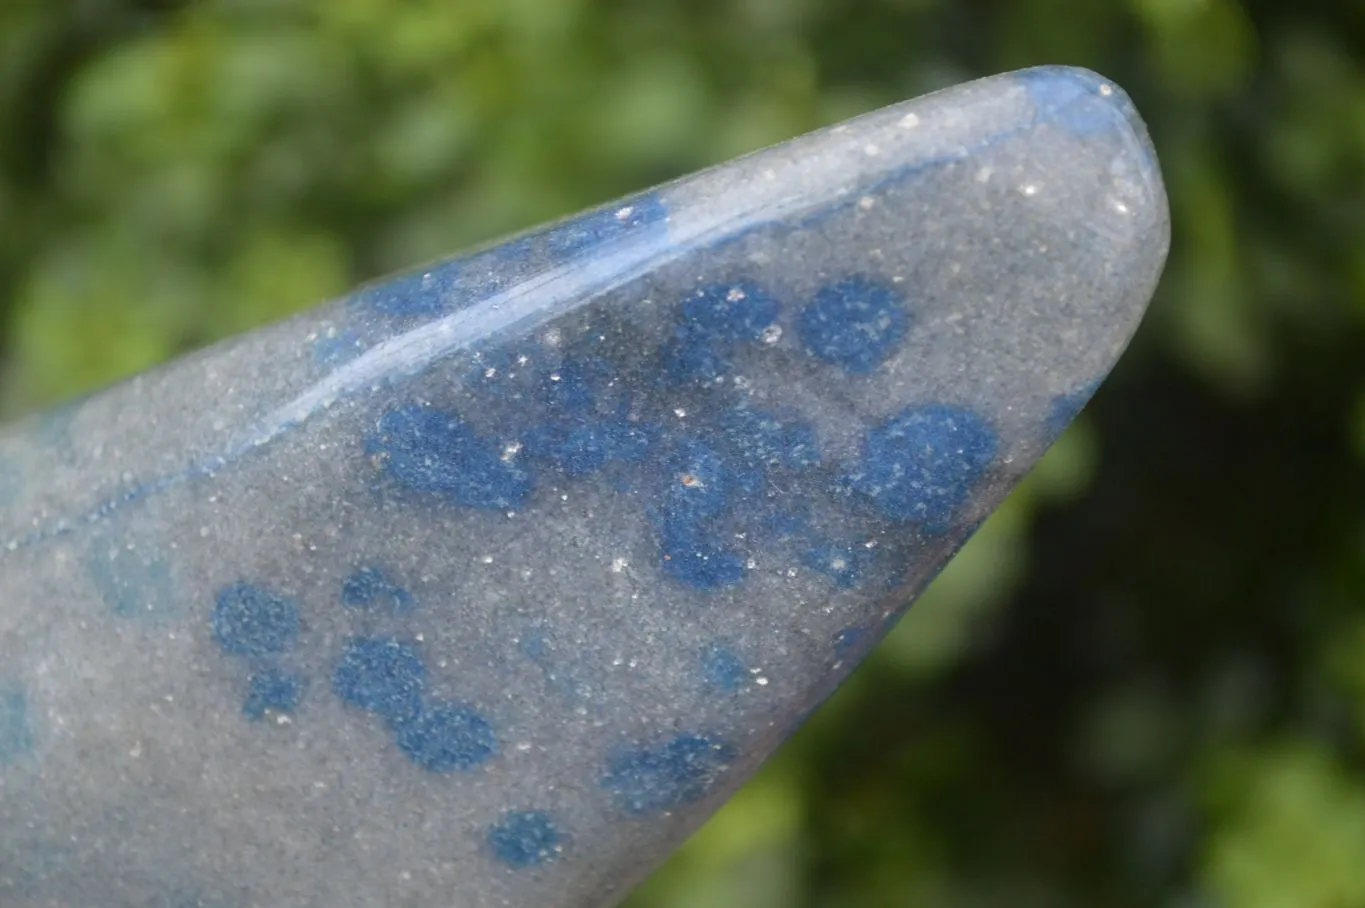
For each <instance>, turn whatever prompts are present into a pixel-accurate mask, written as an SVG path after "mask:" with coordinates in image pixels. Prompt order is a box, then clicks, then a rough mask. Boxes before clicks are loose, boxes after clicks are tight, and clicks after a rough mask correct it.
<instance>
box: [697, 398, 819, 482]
mask: <svg viewBox="0 0 1365 908" xmlns="http://www.w3.org/2000/svg"><path fill="white" fill-rule="evenodd" d="M720 428H721V432H722V433H723V434H724V436H725V438H726V440H727V441H728V442H729V443H730V447H732V448H733V449H734V450H735V451H736V452H737V453H738V454H739V455H740V456H741V457H743V458H744V459H745V460H746V461H748V462H749V463H752V464H759V465H763V466H781V467H787V468H789V469H803V468H805V467H812V466H815V465H816V464H817V463H819V462H820V446H819V443H818V442H817V441H816V438H815V429H814V428H813V427H812V426H811V425H810V424H809V423H805V422H801V421H798V420H791V421H785V422H784V421H783V420H782V419H780V418H779V417H778V416H777V415H776V414H773V413H769V412H767V411H765V410H754V409H751V408H749V407H746V406H739V407H735V408H733V409H731V410H728V411H727V412H726V413H725V414H724V416H722V417H721V426H720Z"/></svg>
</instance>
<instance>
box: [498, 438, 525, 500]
mask: <svg viewBox="0 0 1365 908" xmlns="http://www.w3.org/2000/svg"><path fill="white" fill-rule="evenodd" d="M520 451H521V442H519V441H513V442H509V443H508V444H507V445H506V446H505V447H504V448H503V449H502V457H501V458H500V459H501V460H502V462H503V463H506V462H507V461H509V460H511V459H512V458H513V457H516V456H517V453H518V452H520ZM512 513H513V512H511V511H508V512H507V516H508V517H511V516H512Z"/></svg>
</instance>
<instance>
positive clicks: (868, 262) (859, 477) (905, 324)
mask: <svg viewBox="0 0 1365 908" xmlns="http://www.w3.org/2000/svg"><path fill="white" fill-rule="evenodd" d="M1168 240H1169V237H1168V222H1167V211H1166V200H1165V195H1164V191H1163V189H1162V185H1161V177H1160V173H1159V169H1158V166H1157V162H1156V158H1155V156H1154V155H1153V153H1152V149H1151V147H1150V144H1149V142H1148V139H1147V136H1146V134H1145V131H1144V129H1143V126H1142V124H1141V121H1140V120H1139V118H1138V116H1137V114H1136V113H1135V112H1134V110H1133V108H1132V105H1131V104H1130V103H1129V102H1128V100H1127V99H1126V97H1125V96H1124V95H1123V93H1122V92H1121V91H1120V90H1119V89H1118V88H1117V87H1116V86H1114V85H1113V84H1112V83H1109V82H1107V81H1106V80H1104V79H1103V78H1101V77H1099V76H1097V75H1095V74H1093V73H1089V72H1086V71H1082V70H1075V69H1065V68H1043V69H1034V70H1028V71H1024V72H1021V73H1014V74H1009V75H1004V76H999V77H995V78H991V79H985V80H981V81H978V82H973V83H969V84H967V85H962V86H959V87H957V88H953V89H949V90H946V91H942V92H939V93H937V94H934V95H930V96H928V97H925V98H921V99H919V100H915V101H911V102H907V103H904V104H900V105H896V106H893V107H890V108H887V109H885V110H881V111H877V112H874V113H871V114H868V115H866V116H863V117H860V118H858V119H855V120H852V121H849V122H847V123H844V124H841V125H838V126H834V127H832V128H828V129H824V130H821V131H819V132H816V133H813V134H811V135H808V136H804V137H802V138H798V139H795V140H793V141H791V142H788V143H785V144H782V145H778V146H775V147H773V148H770V149H766V150H764V151H760V152H757V153H755V154H752V155H749V156H747V157H745V158H742V159H740V160H738V161H735V162H732V163H729V164H726V165H722V166H720V167H717V168H714V169H712V170H709V171H706V172H703V173H700V174H698V175H695V176H691V177H687V178H685V179H681V180H678V181H675V182H673V183H669V184H667V185H664V186H660V187H658V188H656V189H653V190H650V191H648V192H644V193H641V194H639V195H637V196H634V197H632V198H628V199H625V200H622V201H619V202H616V203H614V204H611V205H607V206H603V207H601V208H599V209H595V210H593V211H590V212H587V213H585V214H582V215H579V216H577V217H574V218H570V219H568V220H565V221H562V222H559V223H556V224H552V225H550V226H548V227H545V228H542V229H539V230H535V231H531V232H528V233H525V234H522V235H520V236H517V237H514V238H512V239H510V240H507V241H505V242H503V243H500V244H497V245H493V246H489V247H487V248H484V249H480V250H476V251H474V252H472V253H469V254H466V255H462V256H459V257H456V258H452V259H450V260H448V261H443V262H437V263H433V264H431V265H429V266H427V267H424V268H420V269H416V270H414V271H412V272H410V273H408V274H404V275H400V276H397V277H394V278H391V279H389V280H386V281H382V282H379V283H376V284H373V285H371V286H368V287H366V288H362V289H361V290H359V291H358V292H356V293H355V294H352V295H351V296H349V297H347V298H345V299H342V300H339V301H336V302H334V303H332V304H330V305H328V306H324V307H322V308H320V309H318V310H316V311H314V312H312V313H308V314H306V315H303V316H300V317H297V318H295V319H293V320H290V321H287V322H284V323H281V324H278V325H275V326H272V327H269V328H265V329H263V330H261V331H258V332H255V333H253V334H249V335H246V336H244V337H242V338H239V339H237V340H235V341H232V342H230V343H227V344H223V345H220V346H218V347H215V348H211V349H209V350H205V351H202V352H200V353H198V354H196V355H194V356H191V357H189V358H187V359H184V360H182V361H179V362H177V363H173V364H171V365H169V366H167V367H164V368H162V369H160V370H157V371H155V372H152V373H149V374H147V375H145V376H142V377H140V378H138V379H135V380H133V381H131V382H128V383H125V384H123V385H120V386H118V387H116V388H113V389H111V390H109V391H106V392H104V393H102V394H99V395H96V396H94V397H92V398H90V399H88V400H86V401H83V402H81V403H80V404H77V405H72V406H71V407H69V408H67V409H65V410H64V411H63V412H62V413H61V414H60V415H59V416H49V417H45V418H40V419H37V420H31V421H29V422H26V423H21V424H19V425H17V426H15V427H12V428H11V429H10V430H9V431H8V432H7V433H5V434H4V435H3V436H0V462H3V463H4V464H6V465H7V467H11V468H12V469H11V470H10V474H11V480H10V481H9V482H7V483H6V488H7V489H8V492H7V494H6V496H5V504H4V506H3V508H2V509H0V603H3V604H2V605H0V903H3V904H4V905H6V906H18V908H31V906H38V905H50V904H106V905H141V904H154V903H160V902H161V901H165V900H166V899H169V898H172V897H174V898H180V897H181V895H179V894H183V893H193V894H194V895H193V897H192V900H197V901H195V903H196V904H211V905H215V906H217V905H221V906H226V908H236V906H247V905H260V904H269V905H274V906H283V908H305V906H329V908H347V906H368V905H379V904H403V905H412V906H424V905H431V906H437V905H440V906H447V905H452V904H453V905H460V906H503V905H525V906H538V908H558V906H564V908H568V906H594V905H604V904H609V903H612V902H614V901H615V900H617V899H619V898H620V897H621V896H622V895H623V894H624V893H625V892H626V891H627V890H628V889H629V886H630V885H631V884H632V883H633V882H635V881H636V880H637V879H638V878H639V877H640V876H641V875H642V874H643V873H644V872H646V871H647V870H648V868H649V867H651V866H652V865H654V864H655V863H657V862H658V861H659V860H661V859H662V858H663V857H664V856H665V855H666V854H667V853H668V852H669V850H671V849H672V848H673V847H675V846H676V845H677V844H678V843H679V842H681V840H682V839H683V837H685V836H686V835H687V833H688V832H690V831H691V830H692V829H694V828H695V827H696V826H697V825H698V824H699V823H700V822H701V821H702V820H703V819H704V818H705V817H706V816H707V815H708V814H709V813H710V812H711V811H712V810H714V809H715V808H716V807H717V806H718V805H719V804H720V803H721V802H722V801H723V800H724V798H725V797H726V796H728V795H729V794H730V793H731V792H733V791H734V789H735V788H736V787H737V786H738V785H739V784H740V783H741V782H742V781H743V779H744V778H745V777H746V776H747V775H748V774H749V773H751V772H752V771H753V770H754V769H755V768H756V767H757V766H758V764H759V763H760V762H761V761H762V760H763V759H764V758H765V757H766V756H767V755H768V754H770V753H771V752H772V750H773V749H774V748H775V747H776V746H777V744H778V743H780V741H781V739H782V737H783V736H784V735H785V734H787V733H788V732H789V731H790V730H791V729H792V728H794V727H795V725H796V724H797V723H798V722H799V721H800V719H801V717H803V716H805V715H807V714H808V713H809V712H810V710H811V709H813V708H814V707H815V705H816V704H817V703H818V702H819V701H820V699H821V698H822V697H823V696H824V695H825V694H827V693H828V692H829V691H830V690H832V689H833V687H834V686H835V685H836V684H837V683H838V682H839V680H840V679H842V678H843V677H844V676H845V675H846V674H847V673H848V671H850V670H851V668H852V667H853V666H854V665H855V664H856V662H857V660H858V659H859V658H860V657H861V656H862V655H863V654H865V653H866V652H867V651H868V649H869V648H870V647H871V646H872V645H873V644H874V643H875V641H876V640H877V639H878V638H879V637H880V636H881V634H882V633H883V632H884V631H885V630H886V629H887V628H888V627H889V626H890V624H891V623H892V622H893V621H894V619H895V618H896V617H897V616H898V615H899V614H900V613H901V612H902V611H903V610H904V608H905V607H906V606H907V605H908V604H909V603H910V601H911V600H912V599H913V598H914V596H915V595H917V594H918V592H919V591H920V589H921V588H922V587H923V586H924V585H925V584H926V583H927V582H928V580H929V579H930V578H932V577H933V576H934V575H935V574H936V572H937V571H938V570H939V569H940V568H941V567H942V565H943V563H944V561H945V560H946V559H947V558H949V557H950V556H951V553H952V552H954V551H956V549H957V548H958V547H959V546H960V545H961V543H962V542H963V540H964V539H965V538H966V537H967V536H968V535H969V534H970V533H971V531H972V530H973V529H974V528H975V527H976V526H978V525H979V524H980V522H981V520H982V519H984V517H985V516H986V515H987V514H988V513H989V512H990V511H991V510H992V509H993V508H994V507H995V506H996V505H997V504H998V503H999V501H1000V500H1001V498H1002V496H1003V495H1004V494H1005V493H1006V492H1007V491H1008V490H1009V488H1010V487H1011V486H1012V485H1013V483H1014V482H1015V481H1016V480H1017V479H1018V478H1019V477H1020V476H1021V475H1022V474H1023V473H1024V472H1025V471H1026V470H1027V469H1028V467H1029V465H1030V464H1031V463H1032V462H1033V461H1034V460H1036V458H1037V457H1038V456H1040V455H1041V454H1042V452H1043V451H1044V450H1045V449H1046V448H1047V446H1048V445H1049V444H1050V443H1051V442H1052V440H1053V439H1054V438H1055V437H1056V435H1057V434H1058V433H1059V432H1060V431H1061V430H1062V429H1063V428H1064V426H1065V425H1066V423H1067V422H1068V421H1069V420H1070V419H1071V418H1072V417H1074V416H1075V414H1076V413H1077V412H1078V411H1079V410H1080V408H1081V407H1082V406H1084V403H1085V401H1086V399H1087V398H1088V397H1089V395H1090V394H1091V393H1092V392H1093V390H1094V389H1095V387H1096V386H1097V385H1098V383H1099V382H1100V381H1101V380H1102V378H1103V376H1104V375H1105V374H1106V372H1107V371H1108V370H1109V368H1110V367H1111V366H1112V364H1113V363H1114V361H1115V359H1116V358H1117V357H1118V355H1119V354H1120V352H1121V351H1122V349H1123V347H1124V345H1125V344H1126V343H1127V340H1128V338H1129V336H1130V334H1131V333H1132V331H1133V329H1134V327H1135V326H1136V324H1137V322H1138V320H1139V318H1140V317H1141V314H1142V312H1143V309H1144V307H1145V305H1146V303H1147V301H1148V299H1149V297H1150V295H1151V293H1152V290H1153V288H1154V286H1155V284H1156V281H1157V279H1158V276H1159V274H1160V271H1161V268H1162V265H1163V262H1164V259H1165V255H1166V250H1167V244H1168ZM54 426H55V427H56V428H54Z"/></svg>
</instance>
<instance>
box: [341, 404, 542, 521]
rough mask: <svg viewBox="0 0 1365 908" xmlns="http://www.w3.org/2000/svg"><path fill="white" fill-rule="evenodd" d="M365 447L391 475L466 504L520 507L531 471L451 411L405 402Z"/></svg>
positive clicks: (418, 488)
mask: <svg viewBox="0 0 1365 908" xmlns="http://www.w3.org/2000/svg"><path fill="white" fill-rule="evenodd" d="M367 448H368V450H369V452H370V454H371V455H373V456H375V457H376V458H377V459H378V460H379V461H380V462H382V463H383V465H384V467H385V468H386V469H387V470H388V471H389V473H390V475H392V476H393V477H394V478H395V479H397V480H398V481H399V482H400V483H402V484H403V485H405V486H407V487H408V488H411V489H414V490H416V491H419V492H433V493H436V494H438V495H443V496H445V497H446V498H448V499H449V500H450V501H452V502H453V503H455V504H457V505H462V506H464V507H471V508H495V509H502V508H514V507H520V506H521V505H522V504H523V503H524V502H525V501H526V498H527V496H528V495H530V493H531V475H530V473H529V472H528V471H527V470H526V469H525V468H524V467H523V466H521V465H519V463H518V462H517V460H516V459H515V458H512V459H508V460H503V459H502V453H503V452H502V447H501V446H500V445H498V444H495V443H494V442H492V441H490V440H488V439H484V438H480V437H479V436H478V435H477V434H475V432H474V430H473V429H472V428H470V426H468V425H467V424H466V423H464V422H463V421H462V420H461V419H460V418H459V417H457V416H455V415H454V414H452V413H445V412H442V411H441V410H437V409H434V408H432V407H428V406H425V405H422V404H407V405H405V406H401V407H396V408H394V409H392V410H389V411H388V412H387V413H385V414H384V415H383V416H382V417H381V418H380V420H379V426H378V429H377V430H376V432H375V433H374V435H373V436H371V438H370V439H369V440H368V443H367Z"/></svg>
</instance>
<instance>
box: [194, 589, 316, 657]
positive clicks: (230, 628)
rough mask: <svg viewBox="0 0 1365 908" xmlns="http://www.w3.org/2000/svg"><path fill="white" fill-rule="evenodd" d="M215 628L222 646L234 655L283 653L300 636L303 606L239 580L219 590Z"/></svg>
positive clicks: (224, 650) (213, 622)
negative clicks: (300, 615) (300, 611)
mask: <svg viewBox="0 0 1365 908" xmlns="http://www.w3.org/2000/svg"><path fill="white" fill-rule="evenodd" d="M212 628H213V638H214V639H215V640H216V641H218V646H219V647H220V648H221V649H222V650H223V652H225V653H228V654H230V655H234V656H262V655H267V654H269V653H279V652H283V651H284V650H286V649H288V648H289V647H290V646H291V645H292V644H293V643H294V641H295V639H296V638H297V637H298V635H299V609H298V606H297V605H296V604H295V603H294V601H293V600H291V599H286V598H284V597H281V596H275V595H273V594H271V593H268V592H266V591H265V590H263V589H261V588H260V587H256V586H252V585H251V584H249V583H245V582H238V583H234V584H231V585H230V586H226V587H224V588H223V589H222V590H220V591H219V592H218V596H217V600H216V601H215V603H214V607H213V618H212Z"/></svg>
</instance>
